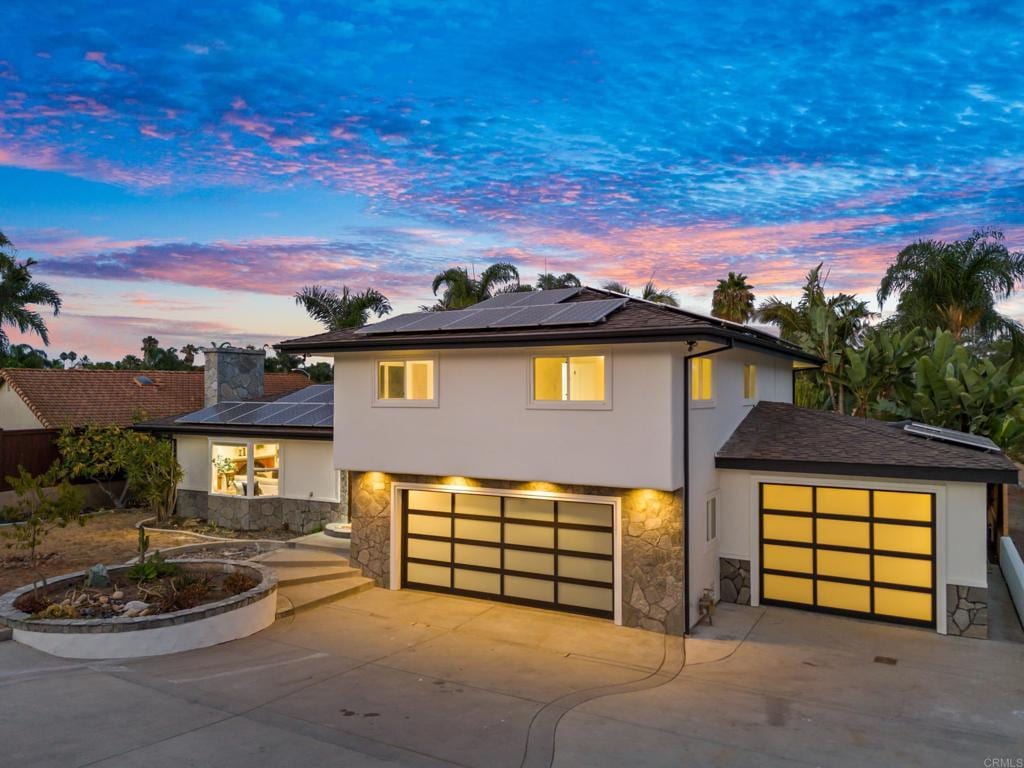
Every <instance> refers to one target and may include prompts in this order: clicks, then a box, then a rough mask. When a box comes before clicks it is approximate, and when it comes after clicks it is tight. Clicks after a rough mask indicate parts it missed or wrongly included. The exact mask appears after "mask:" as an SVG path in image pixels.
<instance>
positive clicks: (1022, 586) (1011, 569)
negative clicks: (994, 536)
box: [999, 536, 1024, 624]
mask: <svg viewBox="0 0 1024 768" xmlns="http://www.w3.org/2000/svg"><path fill="white" fill-rule="evenodd" d="M999 567H1000V568H1002V571H1003V578H1005V579H1006V586H1007V587H1008V588H1009V590H1010V597H1011V598H1013V605H1014V607H1015V608H1016V609H1017V616H1018V617H1019V618H1020V621H1021V623H1022V624H1024V560H1021V559H1020V553H1019V552H1018V551H1017V547H1015V546H1014V544H1013V539H1011V538H1010V537H1009V536H1003V537H1002V538H1001V539H999Z"/></svg>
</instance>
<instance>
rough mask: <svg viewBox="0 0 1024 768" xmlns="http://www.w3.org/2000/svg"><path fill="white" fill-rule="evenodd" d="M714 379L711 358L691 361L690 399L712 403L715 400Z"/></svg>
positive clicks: (697, 358) (698, 358)
mask: <svg viewBox="0 0 1024 768" xmlns="http://www.w3.org/2000/svg"><path fill="white" fill-rule="evenodd" d="M713 385H714V377H713V375H712V362H711V358H709V357H695V358H694V359H693V360H691V361H690V399H691V400H694V401H702V402H710V401H711V400H714V389H713Z"/></svg>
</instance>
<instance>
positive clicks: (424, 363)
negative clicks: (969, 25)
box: [377, 360, 434, 400]
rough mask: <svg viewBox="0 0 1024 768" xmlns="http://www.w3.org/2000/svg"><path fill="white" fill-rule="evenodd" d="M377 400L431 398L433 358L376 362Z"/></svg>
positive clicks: (432, 397) (432, 396) (432, 395)
mask: <svg viewBox="0 0 1024 768" xmlns="http://www.w3.org/2000/svg"><path fill="white" fill-rule="evenodd" d="M377 399H378V400H433V399H434V361H433V360H381V361H379V362H378V363H377Z"/></svg>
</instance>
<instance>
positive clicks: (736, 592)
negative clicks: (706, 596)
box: [718, 557, 750, 605]
mask: <svg viewBox="0 0 1024 768" xmlns="http://www.w3.org/2000/svg"><path fill="white" fill-rule="evenodd" d="M718 564H719V572H720V577H719V585H718V599H719V600H720V601H721V602H723V603H736V604H738V605H750V561H749V560H737V559H734V558H731V557H720V558H718Z"/></svg>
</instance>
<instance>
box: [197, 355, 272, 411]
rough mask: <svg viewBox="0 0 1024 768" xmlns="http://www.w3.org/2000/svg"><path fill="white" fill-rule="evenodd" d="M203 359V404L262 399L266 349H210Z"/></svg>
mask: <svg viewBox="0 0 1024 768" xmlns="http://www.w3.org/2000/svg"><path fill="white" fill-rule="evenodd" d="M203 356H204V360H205V364H204V366H203V404H204V405H206V406H210V405H216V404H217V403H220V402H224V401H238V400H252V399H254V398H257V397H263V392H264V389H263V361H264V360H265V358H266V356H267V353H266V351H265V350H262V349H240V348H238V347H209V348H206V349H204V350H203Z"/></svg>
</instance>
